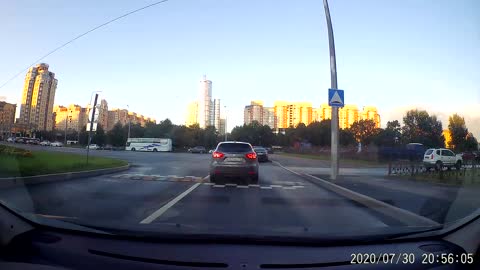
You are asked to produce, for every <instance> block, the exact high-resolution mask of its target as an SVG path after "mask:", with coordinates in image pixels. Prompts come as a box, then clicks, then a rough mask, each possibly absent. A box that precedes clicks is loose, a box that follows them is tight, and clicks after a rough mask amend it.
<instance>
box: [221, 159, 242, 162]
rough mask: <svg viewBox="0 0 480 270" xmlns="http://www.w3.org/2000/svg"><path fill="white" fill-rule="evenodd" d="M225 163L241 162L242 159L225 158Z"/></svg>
mask: <svg viewBox="0 0 480 270" xmlns="http://www.w3.org/2000/svg"><path fill="white" fill-rule="evenodd" d="M225 161H226V162H243V158H226V159H225Z"/></svg>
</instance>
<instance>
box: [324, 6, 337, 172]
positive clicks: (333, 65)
mask: <svg viewBox="0 0 480 270" xmlns="http://www.w3.org/2000/svg"><path fill="white" fill-rule="evenodd" d="M323 7H324V8H325V17H326V20H327V27H328V45H329V49H330V80H331V88H333V89H338V85H337V60H336V57H335V41H334V38H333V28H332V20H331V18H330V10H329V8H328V2H327V0H323ZM337 176H338V108H337V107H332V139H331V171H330V179H331V180H336V179H337Z"/></svg>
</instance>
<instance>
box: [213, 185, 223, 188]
mask: <svg viewBox="0 0 480 270" xmlns="http://www.w3.org/2000/svg"><path fill="white" fill-rule="evenodd" d="M213 187H218V188H224V187H225V185H213Z"/></svg>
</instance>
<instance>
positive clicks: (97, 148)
mask: <svg viewBox="0 0 480 270" xmlns="http://www.w3.org/2000/svg"><path fill="white" fill-rule="evenodd" d="M85 149H90V150H100V146H98V145H96V144H94V143H92V144H90V146H86V147H85Z"/></svg>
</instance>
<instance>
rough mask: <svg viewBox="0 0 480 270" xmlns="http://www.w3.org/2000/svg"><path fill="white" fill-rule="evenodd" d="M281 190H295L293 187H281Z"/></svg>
mask: <svg viewBox="0 0 480 270" xmlns="http://www.w3.org/2000/svg"><path fill="white" fill-rule="evenodd" d="M283 189H295V188H294V187H283Z"/></svg>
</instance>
